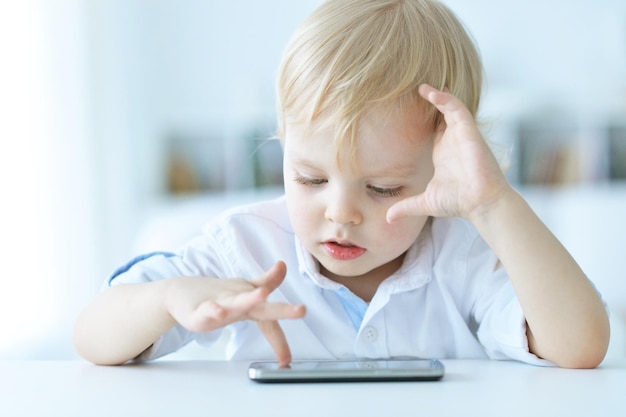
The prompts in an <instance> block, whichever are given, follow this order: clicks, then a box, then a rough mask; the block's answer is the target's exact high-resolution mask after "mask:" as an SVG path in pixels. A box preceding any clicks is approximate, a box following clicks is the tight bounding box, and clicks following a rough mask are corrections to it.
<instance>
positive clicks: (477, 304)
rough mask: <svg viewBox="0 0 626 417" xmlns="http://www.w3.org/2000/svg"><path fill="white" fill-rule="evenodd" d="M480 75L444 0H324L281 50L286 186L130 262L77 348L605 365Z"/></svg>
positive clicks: (587, 303) (600, 309)
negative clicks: (486, 106) (488, 135)
mask: <svg viewBox="0 0 626 417" xmlns="http://www.w3.org/2000/svg"><path fill="white" fill-rule="evenodd" d="M481 77H482V74H481V64H480V60H479V57H478V54H477V52H476V50H475V47H474V45H473V44H472V42H471V40H470V38H469V37H468V35H467V33H466V32H465V30H464V29H463V27H462V25H461V24H460V22H459V21H458V20H457V19H456V17H455V16H454V15H453V14H452V13H451V12H450V11H449V10H448V9H447V8H446V7H445V6H443V5H442V4H440V3H438V2H437V1H434V0H328V1H326V2H325V3H323V4H322V5H321V6H320V7H319V8H318V9H317V10H316V11H315V12H314V13H313V14H312V15H311V16H310V17H309V18H308V19H307V20H306V21H305V22H304V23H303V25H302V26H301V27H300V28H299V29H298V31H297V32H296V33H295V35H294V37H293V38H292V40H291V42H290V44H289V45H288V47H287V49H286V51H285V56H284V59H283V62H282V64H281V67H280V75H279V80H278V136H279V138H280V140H281V142H282V145H283V148H284V177H285V196H284V197H283V198H280V199H278V200H275V201H268V202H260V203H257V204H254V205H250V206H246V207H239V208H235V209H232V210H230V211H228V212H227V213H224V214H223V215H222V216H221V217H219V218H217V219H215V220H214V221H212V223H210V224H209V225H208V226H207V227H206V228H205V229H204V234H203V235H201V236H199V237H197V238H196V239H194V240H192V241H191V242H189V243H188V244H187V245H185V246H184V247H183V248H182V249H181V250H180V251H179V252H177V253H159V254H150V255H146V256H143V257H141V258H138V259H136V260H133V261H132V262H131V263H129V264H128V265H126V266H124V267H122V268H120V269H119V270H118V271H117V272H116V273H115V274H114V275H113V277H112V278H111V279H110V280H109V287H110V288H108V289H106V290H105V291H103V293H102V294H101V295H100V296H99V297H97V298H96V299H95V300H94V301H93V302H92V303H91V304H90V305H89V306H87V308H86V309H85V310H84V312H83V313H82V314H81V315H80V317H79V318H78V321H77V324H76V328H75V345H76V349H77V351H78V352H79V353H80V354H81V355H82V356H83V357H85V358H86V359H88V360H90V361H93V362H95V363H98V364H121V363H124V362H126V361H129V360H132V359H138V360H145V359H151V358H156V357H159V356H162V355H166V354H168V353H170V352H173V351H175V350H177V349H179V348H180V347H182V346H184V345H185V344H186V343H188V342H190V341H191V340H196V341H198V342H199V343H200V344H210V343H211V342H212V341H214V340H216V339H217V338H218V336H219V334H220V329H221V328H223V327H225V326H229V328H230V330H231V340H230V341H229V344H228V348H227V356H228V358H229V359H239V360H259V359H272V358H273V357H276V358H277V359H278V360H279V361H280V362H281V363H289V361H291V360H292V358H293V359H331V358H353V357H368V358H384V357H394V356H418V357H428V358H485V357H489V358H494V359H516V360H521V361H525V362H528V363H533V364H556V365H558V366H563V367H576V368H578V367H580V368H590V367H595V366H597V365H598V364H599V363H600V362H601V361H602V359H603V358H604V355H605V353H606V349H607V346H608V340H609V326H608V318H607V314H606V310H605V308H604V305H603V302H602V300H601V299H600V297H599V296H598V294H597V293H596V291H595V289H594V287H593V285H592V284H591V283H590V282H589V281H588V280H587V278H586V277H585V275H584V273H583V272H582V271H581V270H580V268H579V267H578V265H577V264H576V262H575V261H574V260H573V259H572V258H571V257H570V255H569V254H568V252H567V251H566V250H565V249H564V248H563V247H562V246H561V245H560V243H559V242H558V241H557V239H556V238H555V237H554V236H553V235H552V234H551V233H550V231H549V230H548V229H547V228H546V227H545V226H544V225H543V224H542V223H541V221H540V220H539V219H538V218H537V216H536V215H535V214H534V213H533V211H532V210H531V209H530V207H529V206H528V205H527V203H526V202H525V201H524V200H523V198H522V197H521V196H520V195H519V194H518V193H517V192H515V190H514V189H513V188H512V187H511V185H510V184H509V183H508V182H507V180H506V178H505V176H504V175H503V173H502V171H501V169H500V167H499V165H498V163H497V161H496V159H495V158H494V156H493V154H492V153H491V151H490V150H489V148H488V146H487V145H486V143H485V140H484V139H483V138H482V136H481V134H480V132H479V130H478V128H477V126H476V121H475V117H476V113H477V110H478V104H479V98H480V91H481ZM305 306H306V307H305ZM305 308H306V312H305ZM305 313H306V314H305ZM283 319H290V320H284V321H281V322H280V324H279V322H278V321H279V320H283Z"/></svg>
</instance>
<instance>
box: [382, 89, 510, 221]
mask: <svg viewBox="0 0 626 417" xmlns="http://www.w3.org/2000/svg"><path fill="white" fill-rule="evenodd" d="M419 93H420V95H421V96H422V97H423V98H424V99H425V100H427V101H428V102H430V103H431V104H432V105H434V106H435V107H436V108H437V110H438V111H439V112H441V114H442V115H443V118H444V121H443V122H442V123H441V125H440V126H438V127H437V128H436V129H435V132H434V139H433V140H434V144H433V164H434V167H435V172H434V175H433V178H432V180H431V181H430V182H429V184H428V186H427V187H426V190H425V191H424V192H423V193H422V194H419V195H416V196H412V197H409V198H407V199H404V200H402V201H399V202H398V203H396V204H394V205H393V206H392V207H391V208H390V209H389V210H388V212H387V221H389V222H393V221H395V220H397V219H400V218H402V217H406V216H424V215H427V216H436V217H450V216H459V217H464V218H468V219H471V218H472V216H474V215H479V213H480V212H481V211H482V210H483V209H485V208H486V207H487V206H488V205H489V204H491V203H493V202H494V201H495V200H497V198H498V197H499V196H500V195H501V194H502V193H503V192H504V191H506V190H507V189H508V188H509V185H508V182H507V180H506V178H505V176H504V174H503V173H502V170H501V168H500V166H499V164H498V161H497V160H496V158H495V157H494V155H493V153H492V152H491V150H490V149H489V146H488V145H487V143H486V142H485V140H484V139H483V136H482V134H481V133H480V130H479V129H478V127H477V125H476V121H475V120H474V117H473V116H472V114H471V113H470V111H469V110H468V109H467V107H466V106H465V105H464V104H463V102H461V100H459V99H458V98H457V97H455V96H453V95H452V94H450V93H449V92H447V91H440V90H437V89H435V88H434V87H431V86H430V85H427V84H423V85H421V86H420V88H419Z"/></svg>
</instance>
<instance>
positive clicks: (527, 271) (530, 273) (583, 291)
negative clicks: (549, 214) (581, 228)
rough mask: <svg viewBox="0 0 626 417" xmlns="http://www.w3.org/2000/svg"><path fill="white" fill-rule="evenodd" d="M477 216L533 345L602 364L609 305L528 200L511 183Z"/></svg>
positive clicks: (565, 358) (557, 358) (571, 361)
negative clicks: (512, 293)
mask: <svg viewBox="0 0 626 417" xmlns="http://www.w3.org/2000/svg"><path fill="white" fill-rule="evenodd" d="M471 221H472V222H473V224H474V225H475V226H476V228H477V230H478V231H479V233H480V234H481V235H482V236H483V238H484V239H485V240H486V242H487V243H488V244H489V245H490V247H491V248H492V250H493V251H494V252H495V253H496V255H497V256H498V258H499V259H500V261H501V262H502V264H503V265H504V267H505V269H506V270H507V273H508V274H509V276H510V278H511V281H512V283H513V286H514V288H515V291H516V293H517V295H518V297H519V300H520V303H521V305H522V309H523V310H524V314H525V316H526V321H527V324H528V328H529V331H528V335H529V345H530V348H531V351H533V352H534V353H535V354H537V355H538V356H541V357H543V358H545V359H548V360H551V361H553V362H554V363H556V364H557V365H560V366H565V367H595V366H597V365H598V364H599V362H601V361H602V359H603V358H604V355H605V353H606V349H607V346H608V339H609V325H608V317H607V314H606V310H605V308H604V305H603V304H602V302H601V300H600V298H599V297H598V296H597V293H596V291H595V289H594V288H593V286H592V284H591V283H590V282H589V280H588V279H587V277H586V276H585V274H584V273H583V271H582V270H581V269H580V267H579V266H578V264H577V263H576V262H575V260H574V259H573V258H572V257H571V255H570V254H569V253H568V252H567V250H566V249H565V248H564V247H563V246H562V245H561V243H560V242H559V241H558V239H556V237H555V236H554V235H553V234H552V233H551V232H550V230H549V229H548V228H547V227H546V226H545V225H544V224H543V223H542V222H541V220H540V219H539V218H538V217H537V216H536V214H535V213H534V212H533V211H532V209H531V208H530V206H529V205H528V204H527V203H526V201H525V200H524V199H523V198H522V197H521V196H520V195H519V194H518V193H517V192H515V190H513V189H512V188H510V189H509V190H507V192H506V193H505V194H504V195H503V196H502V198H500V199H499V200H498V201H497V202H495V203H494V204H493V205H492V206H491V207H489V208H488V209H487V210H486V211H484V212H482V213H480V214H479V215H476V216H475V217H474V218H472V219H471Z"/></svg>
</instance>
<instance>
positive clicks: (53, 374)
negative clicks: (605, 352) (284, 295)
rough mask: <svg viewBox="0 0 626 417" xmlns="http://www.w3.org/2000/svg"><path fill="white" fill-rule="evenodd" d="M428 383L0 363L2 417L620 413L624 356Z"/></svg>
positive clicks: (163, 364) (471, 370)
mask: <svg viewBox="0 0 626 417" xmlns="http://www.w3.org/2000/svg"><path fill="white" fill-rule="evenodd" d="M443 363H444V365H445V367H446V375H445V376H444V378H443V379H442V380H441V381H435V382H377V383H371V382H367V383H304V384H302V383H299V384H259V383H255V382H252V381H250V380H248V378H247V372H246V370H247V367H248V363H245V362H219V361H156V362H152V363H145V364H132V365H125V366H117V367H105V366H95V365H92V364H90V363H87V362H84V361H78V360H77V361H0V416H6V417H14V416H38V417H39V416H41V417H44V416H64V417H72V416H81V417H97V416H107V417H111V416H152V417H154V416H177V417H178V416H192V415H193V416H200V415H202V416H204V415H206V416H209V415H211V416H242V417H244V416H255V417H260V416H274V417H280V416H291V417H293V416H298V417H306V416H316V417H332V416H342V417H351V416H359V417H363V416H376V417H383V416H389V417H401V416H420V415H429V416H466V417H471V416H481V417H485V416H513V417H514V416H524V417H529V416H551V417H554V416H568V417H572V416H624V415H626V360H621V359H619V360H613V361H611V362H609V363H603V364H602V365H601V366H600V367H598V368H596V369H592V370H571V369H559V368H542V367H536V366H531V365H526V364H522V363H518V362H507V361H483V360H444V361H443Z"/></svg>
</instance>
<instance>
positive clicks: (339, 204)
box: [325, 196, 363, 224]
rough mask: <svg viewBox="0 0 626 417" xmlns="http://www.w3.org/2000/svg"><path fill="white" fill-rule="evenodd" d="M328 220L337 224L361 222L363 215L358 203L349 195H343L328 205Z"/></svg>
mask: <svg viewBox="0 0 626 417" xmlns="http://www.w3.org/2000/svg"><path fill="white" fill-rule="evenodd" d="M325 216H326V220H329V221H331V222H333V223H337V224H360V223H361V222H362V221H363V215H362V213H361V210H360V209H359V205H358V203H357V202H356V201H355V200H353V199H351V198H349V197H347V196H344V197H341V198H339V199H337V200H335V201H333V202H330V203H329V204H328V205H327V206H326V213H325Z"/></svg>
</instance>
